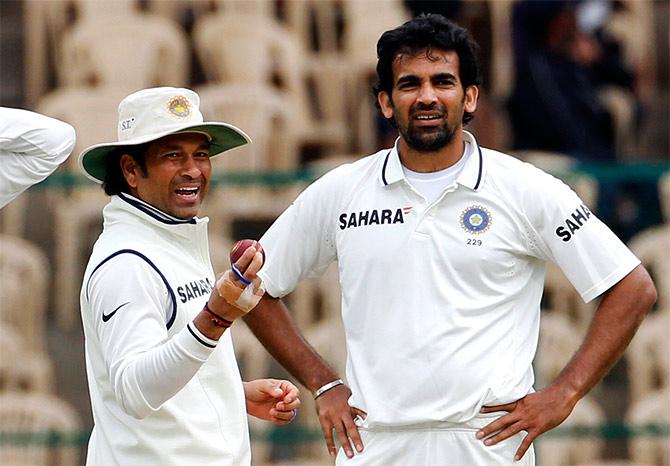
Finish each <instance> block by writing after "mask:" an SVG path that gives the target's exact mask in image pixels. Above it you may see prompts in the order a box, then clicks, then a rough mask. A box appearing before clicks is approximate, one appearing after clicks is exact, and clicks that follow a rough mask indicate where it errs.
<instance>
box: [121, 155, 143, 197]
mask: <svg viewBox="0 0 670 466" xmlns="http://www.w3.org/2000/svg"><path fill="white" fill-rule="evenodd" d="M119 163H120V164H121V172H123V177H124V178H125V179H126V183H128V186H129V187H130V188H131V189H136V188H137V178H139V177H140V176H142V173H141V171H142V169H141V167H140V166H139V165H138V163H137V162H136V161H135V159H134V158H132V157H131V156H130V155H128V154H123V155H122V156H121V160H120V162H119Z"/></svg>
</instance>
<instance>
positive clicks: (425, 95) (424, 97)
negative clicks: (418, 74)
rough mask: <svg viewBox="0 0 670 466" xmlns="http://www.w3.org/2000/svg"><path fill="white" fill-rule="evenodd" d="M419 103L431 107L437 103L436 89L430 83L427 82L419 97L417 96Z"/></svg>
mask: <svg viewBox="0 0 670 466" xmlns="http://www.w3.org/2000/svg"><path fill="white" fill-rule="evenodd" d="M417 101H419V102H420V103H422V104H424V105H430V104H432V103H434V102H437V95H436V94H435V89H434V88H433V85H432V84H431V83H430V82H426V83H424V84H422V85H421V87H420V88H419V95H418V96H417Z"/></svg>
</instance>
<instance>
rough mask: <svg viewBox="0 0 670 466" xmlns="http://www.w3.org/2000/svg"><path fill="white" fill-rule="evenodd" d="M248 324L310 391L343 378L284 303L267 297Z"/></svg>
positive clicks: (247, 320)
mask: <svg viewBox="0 0 670 466" xmlns="http://www.w3.org/2000/svg"><path fill="white" fill-rule="evenodd" d="M244 321H245V322H246V324H247V326H248V327H249V328H250V329H251V331H252V332H253V333H254V335H256V338H258V340H259V341H260V342H261V343H262V344H263V346H265V348H266V349H267V350H268V351H269V352H270V354H271V355H272V356H273V357H274V358H275V359H276V360H277V361H278V362H279V363H280V364H281V365H282V366H284V368H285V369H286V370H287V371H289V372H290V373H291V374H292V375H293V376H294V377H295V378H297V379H298V380H299V381H300V383H302V384H303V385H304V386H305V387H306V388H307V389H308V390H309V391H311V392H314V391H315V390H316V389H318V388H319V387H321V386H323V385H324V384H326V383H328V382H331V381H332V380H335V379H337V378H338V377H339V376H338V375H337V374H336V373H335V371H333V370H332V369H331V368H330V366H329V365H328V363H327V362H326V361H325V360H324V359H323V358H321V356H319V355H318V353H317V352H316V351H315V350H314V348H312V346H311V345H310V344H309V343H308V342H307V341H306V340H305V339H304V338H303V337H302V335H301V333H300V331H299V330H298V328H297V326H296V325H295V323H294V322H293V319H292V318H291V316H290V315H289V313H288V309H287V308H286V306H285V305H284V304H283V303H282V301H281V300H279V299H276V298H271V297H269V296H267V295H265V296H264V297H263V299H262V300H261V302H260V303H259V304H258V306H256V307H255V308H254V309H253V310H252V311H251V312H249V313H248V314H247V315H246V316H245V317H244Z"/></svg>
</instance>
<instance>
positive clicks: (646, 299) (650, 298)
mask: <svg viewBox="0 0 670 466" xmlns="http://www.w3.org/2000/svg"><path fill="white" fill-rule="evenodd" d="M656 300H658V292H657V291H656V287H655V286H654V282H652V281H651V278H650V279H649V280H648V281H647V282H646V283H645V284H644V286H643V287H642V290H641V291H640V301H641V302H642V303H643V304H642V307H643V308H644V313H645V315H646V314H647V313H648V312H649V311H650V310H651V308H652V307H653V306H654V304H656Z"/></svg>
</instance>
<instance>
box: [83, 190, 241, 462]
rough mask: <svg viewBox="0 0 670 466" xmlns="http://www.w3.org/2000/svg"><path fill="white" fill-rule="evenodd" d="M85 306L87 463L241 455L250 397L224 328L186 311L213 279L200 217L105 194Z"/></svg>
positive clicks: (198, 303)
mask: <svg viewBox="0 0 670 466" xmlns="http://www.w3.org/2000/svg"><path fill="white" fill-rule="evenodd" d="M103 215H104V230H103V233H102V234H101V236H100V238H99V239H98V241H97V242H96V244H95V246H94V248H93V253H92V255H91V259H90V261H89V264H88V267H87V269H86V272H85V276H84V281H83V286H82V293H81V311H82V321H83V324H84V334H85V338H86V367H87V376H88V382H89V391H90V396H91V405H92V409H93V418H94V423H95V425H94V428H93V432H92V435H91V439H90V441H89V449H88V457H87V464H89V465H128V464H160V465H184V464H217V465H235V466H237V465H249V464H250V449H249V437H248V426H247V418H246V401H245V397H244V391H243V386H242V381H241V378H240V374H239V370H238V367H237V362H236V360H235V355H234V353H233V348H232V341H231V338H230V332H229V331H227V332H225V333H224V334H223V336H222V337H221V339H220V340H219V341H218V342H216V341H213V340H211V339H209V338H207V337H205V336H204V335H202V333H200V332H199V331H198V329H197V328H196V327H195V325H193V324H192V320H193V318H194V317H195V316H196V315H197V314H198V313H199V312H200V311H201V310H202V308H203V307H204V304H205V302H206V300H207V298H208V296H209V293H210V292H211V290H212V288H213V285H214V273H213V271H212V267H211V264H210V260H209V252H208V242H207V219H193V220H191V221H179V220H177V219H173V218H171V217H169V216H166V215H165V214H163V213H162V212H158V211H156V210H155V209H154V208H153V207H151V206H149V205H148V204H145V203H143V202H141V201H139V200H137V199H134V198H133V197H131V196H128V195H124V194H121V195H119V196H114V197H112V201H111V202H110V203H109V204H108V205H107V206H106V207H105V209H104V211H103Z"/></svg>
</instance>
